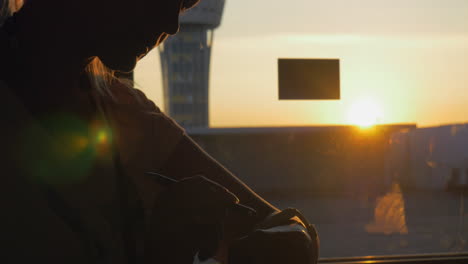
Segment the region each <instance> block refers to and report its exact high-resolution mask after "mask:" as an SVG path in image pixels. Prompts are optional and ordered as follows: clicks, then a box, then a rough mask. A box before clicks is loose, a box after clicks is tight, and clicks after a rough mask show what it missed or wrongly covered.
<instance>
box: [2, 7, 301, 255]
mask: <svg viewBox="0 0 468 264" xmlns="http://www.w3.org/2000/svg"><path fill="white" fill-rule="evenodd" d="M196 2H197V1H196V0H195V1H194V0H112V1H110V0H100V1H96V0H80V1H63V0H25V2H24V3H22V1H18V0H16V1H10V2H9V10H10V11H12V12H11V13H12V16H10V17H9V18H8V19H7V20H5V21H4V24H3V26H2V27H1V28H0V58H1V60H0V88H1V93H2V95H3V96H2V98H3V101H4V102H2V104H1V105H2V106H1V108H0V110H1V116H2V119H3V120H2V122H3V124H4V126H3V127H4V128H5V129H3V130H2V132H1V135H2V139H3V140H4V149H3V154H2V157H1V160H2V166H3V168H4V169H3V172H4V173H3V175H4V177H3V178H2V184H0V185H1V186H2V187H1V190H0V193H1V197H0V205H1V207H0V208H1V210H2V219H1V220H0V226H1V227H2V228H5V230H6V231H5V232H3V231H2V234H1V236H2V239H1V241H2V242H6V241H7V242H8V243H7V244H5V245H2V247H1V249H0V251H2V252H1V254H0V256H2V257H4V259H3V260H2V263H10V262H11V263H24V262H26V261H29V260H34V261H36V262H42V261H44V262H45V263H127V262H128V263H138V262H140V263H141V262H146V263H191V260H192V259H193V256H194V255H195V254H197V253H199V254H201V253H204V254H205V255H206V256H207V257H212V256H213V255H214V254H215V253H216V250H217V249H218V242H219V241H218V237H217V236H218V235H219V232H218V231H219V228H218V227H219V223H221V222H224V224H225V225H226V228H225V234H226V236H225V237H224V239H225V240H226V239H227V240H229V238H234V237H236V236H239V234H242V233H243V232H247V231H248V230H250V229H251V228H252V227H253V226H254V225H255V224H257V223H259V222H261V221H263V220H264V219H265V218H266V217H267V216H269V215H271V214H273V213H275V212H278V210H277V209H276V208H274V207H273V206H271V205H270V204H269V203H267V202H265V201H264V200H263V199H261V198H260V197H259V196H257V195H256V194H255V193H254V192H253V191H252V190H250V189H249V188H248V187H247V186H245V185H244V184H243V183H242V182H241V181H239V180H238V179H237V178H236V177H235V176H233V175H232V174H231V173H230V172H229V171H227V170H226V169H225V168H224V167H222V166H221V165H220V164H218V163H217V162H216V161H215V160H213V159H212V158H211V157H210V156H209V155H207V154H206V153H205V152H203V151H202V150H201V149H200V148H199V147H198V146H197V145H196V144H195V143H194V142H193V141H192V140H191V139H190V138H189V137H188V136H187V135H186V134H185V133H184V131H183V129H181V128H180V127H179V126H178V125H177V124H175V123H174V121H172V120H171V119H170V118H168V117H167V116H165V115H164V114H163V113H161V111H160V110H159V109H158V108H157V107H156V106H155V105H154V104H153V103H152V102H151V101H149V100H148V99H147V98H146V97H145V96H144V94H143V93H141V92H140V91H138V90H136V89H133V88H130V87H131V85H130V84H129V82H128V81H123V80H119V79H117V78H115V77H114V73H115V72H116V71H119V72H130V71H132V70H133V68H134V67H135V65H136V63H137V62H138V60H139V59H140V58H141V57H143V56H144V55H145V54H146V53H147V52H148V51H149V50H150V49H152V48H153V47H155V46H157V45H159V44H160V43H161V42H163V41H164V40H165V39H166V38H167V37H168V36H170V35H173V34H175V33H177V31H178V29H179V22H178V19H179V15H180V13H181V12H184V11H185V10H186V9H189V8H191V7H192V6H194V5H195V4H196ZM20 8H21V9H20ZM16 9H18V10H16ZM147 171H158V172H160V173H162V174H165V175H170V176H171V177H174V178H175V179H177V180H180V182H179V183H177V184H175V185H173V186H171V187H169V188H166V187H164V186H161V185H160V184H158V182H157V181H155V180H154V179H152V178H151V177H150V176H148V175H147V174H145V172H147ZM197 175H203V176H204V177H202V176H197ZM217 183H219V184H217ZM228 190H229V191H228ZM239 201H240V202H241V203H243V204H245V205H247V206H250V207H252V208H254V209H255V210H256V211H257V215H256V217H250V218H244V217H242V216H236V215H233V216H231V217H230V218H229V219H228V220H226V219H225V214H224V212H225V211H226V208H229V207H230V206H232V204H235V203H237V202H239ZM299 222H300V221H299ZM299 222H297V225H299ZM226 237H227V238H226ZM259 241H261V238H260V240H259ZM203 250H204V252H201V251H203ZM4 253H5V254H4ZM158 261H160V262H158Z"/></svg>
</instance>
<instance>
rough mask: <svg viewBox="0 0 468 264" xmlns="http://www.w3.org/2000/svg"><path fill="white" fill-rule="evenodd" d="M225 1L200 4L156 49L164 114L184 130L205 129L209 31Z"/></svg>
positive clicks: (216, 22) (213, 26) (181, 19)
mask: <svg viewBox="0 0 468 264" xmlns="http://www.w3.org/2000/svg"><path fill="white" fill-rule="evenodd" d="M224 3H225V0H202V1H201V2H200V4H198V5H197V6H196V7H194V8H192V9H190V10H189V11H187V13H185V14H183V15H182V16H181V18H180V31H179V33H178V34H176V35H175V36H173V37H170V38H169V39H167V40H166V41H165V42H164V44H163V45H160V47H159V53H160V57H161V66H162V67H161V68H162V73H163V89H164V102H165V107H166V109H165V110H166V113H167V114H168V115H169V116H171V117H172V118H174V119H175V120H176V121H177V122H178V123H179V124H181V125H182V126H183V127H185V128H199V127H208V125H209V118H208V103H209V98H208V97H209V96H208V91H209V89H208V88H209V75H210V58H211V47H212V45H213V37H214V34H213V31H214V29H215V28H217V27H218V26H219V25H220V24H221V17H222V14H223V10H224Z"/></svg>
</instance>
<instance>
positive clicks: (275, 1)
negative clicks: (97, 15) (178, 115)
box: [136, 0, 468, 127]
mask: <svg viewBox="0 0 468 264" xmlns="http://www.w3.org/2000/svg"><path fill="white" fill-rule="evenodd" d="M257 2H263V1H251V0H250V1H249V0H234V1H233V0H231V1H229V0H228V3H227V6H226V10H225V16H224V20H223V24H222V25H221V27H220V29H219V30H218V31H217V32H216V35H215V44H214V49H213V59H212V71H211V80H210V82H211V86H210V100H211V101H210V119H211V122H210V124H211V126H215V127H219V126H221V127H222V126H270V125H274V126H281V125H326V124H345V123H350V122H353V120H350V118H349V112H350V111H351V109H352V108H353V105H354V104H356V103H357V102H359V101H360V100H361V98H367V99H366V100H372V101H373V102H374V104H375V105H378V106H379V108H380V110H381V112H382V116H381V117H380V118H379V121H380V122H382V123H394V122H399V123H401V122H416V123H418V124H419V125H422V126H428V125H438V124H446V123H460V122H466V121H467V119H468V93H467V92H466V91H467V89H468V87H467V84H468V67H467V66H468V65H467V64H468V16H467V15H466V14H468V1H465V0H444V1H442V0H411V1H407V0H394V1H384V0H372V1H371V0H355V1H349V0H314V1H308V0H290V2H291V5H290V6H287V7H285V6H284V3H285V2H284V1H279V0H272V1H271V2H270V5H271V12H269V11H270V9H268V8H266V7H265V6H263V5H261V4H260V3H257ZM290 2H288V3H290ZM349 2H352V3H353V5H351V4H349ZM275 5H278V7H280V5H281V6H282V9H281V14H280V13H278V12H279V11H278V10H277V9H275ZM247 6H248V7H249V8H245V7H247ZM275 12H276V13H275ZM279 18H281V19H279ZM279 57H291V58H340V59H341V80H342V100H340V101H332V102H318V101H301V102H297V101H278V100H277V89H278V87H277V68H276V67H277V63H276V61H277V59H278V58H279ZM160 74H161V73H160V67H159V58H158V55H157V52H152V54H150V55H149V56H147V58H145V59H144V60H143V61H142V62H140V63H139V66H138V68H137V71H136V81H137V83H138V84H139V85H140V87H141V89H143V90H144V91H145V93H146V94H147V95H148V96H149V97H150V98H151V99H153V100H154V101H155V102H156V103H157V104H158V105H159V106H161V107H162V106H163V102H162V100H161V99H162V90H161V86H162V85H161V77H160Z"/></svg>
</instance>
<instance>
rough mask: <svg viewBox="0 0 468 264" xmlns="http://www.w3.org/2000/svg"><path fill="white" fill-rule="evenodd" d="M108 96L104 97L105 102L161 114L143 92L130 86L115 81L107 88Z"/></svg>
mask: <svg viewBox="0 0 468 264" xmlns="http://www.w3.org/2000/svg"><path fill="white" fill-rule="evenodd" d="M109 93H110V95H109V96H106V99H105V100H106V101H111V102H112V103H113V104H115V105H117V106H120V107H125V108H127V107H128V108H133V109H135V110H137V109H138V110H141V111H145V112H147V111H149V112H153V113H162V112H161V110H160V109H159V107H158V106H157V105H156V104H155V103H154V102H153V101H151V100H150V99H148V97H147V96H146V95H145V93H144V92H142V91H141V90H139V89H137V88H133V87H132V85H130V84H128V83H126V82H123V81H119V80H116V81H114V82H113V83H112V84H111V86H110V87H109Z"/></svg>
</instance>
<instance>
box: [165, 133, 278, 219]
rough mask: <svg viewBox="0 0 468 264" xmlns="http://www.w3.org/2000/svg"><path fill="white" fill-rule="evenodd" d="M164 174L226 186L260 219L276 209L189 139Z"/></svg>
mask: <svg viewBox="0 0 468 264" xmlns="http://www.w3.org/2000/svg"><path fill="white" fill-rule="evenodd" d="M161 173H163V174H166V175H170V176H171V177H174V178H177V179H182V178H185V177H190V176H195V175H203V176H205V177H207V178H208V179H210V180H212V181H215V182H217V183H219V184H221V185H222V186H224V187H226V188H227V189H228V190H229V191H231V192H232V193H234V194H235V195H236V196H237V197H238V198H239V200H240V202H241V203H242V204H245V205H247V206H250V207H252V208H254V209H255V210H257V213H258V218H259V220H260V219H263V218H264V217H266V216H268V215H270V214H271V213H273V212H275V211H276V210H277V209H276V208H275V207H274V206H272V205H271V204H269V203H268V202H266V201H265V200H264V199H262V198H261V197H260V196H258V195H257V194H256V193H255V192H254V191H252V190H251V189H250V188H249V187H248V186H247V185H245V184H244V183H243V182H242V181H241V180H239V179H238V178H237V177H236V176H234V175H233V174H232V173H231V172H229V171H228V170H227V169H226V168H224V167H223V166H222V165H221V164H219V163H218V162H217V161H216V160H214V159H213V158H212V157H211V156H210V155H209V154H208V153H206V152H205V151H204V150H202V149H201V148H200V147H199V146H198V145H197V144H196V143H195V142H194V141H193V140H192V139H191V138H190V137H188V136H185V137H184V138H183V139H182V140H181V141H180V143H179V144H178V146H177V147H176V149H175V151H174V152H173V153H172V155H171V156H170V157H169V159H168V160H167V162H165V164H164V166H163V167H162V169H161Z"/></svg>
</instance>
